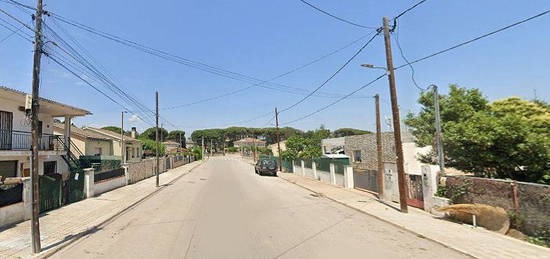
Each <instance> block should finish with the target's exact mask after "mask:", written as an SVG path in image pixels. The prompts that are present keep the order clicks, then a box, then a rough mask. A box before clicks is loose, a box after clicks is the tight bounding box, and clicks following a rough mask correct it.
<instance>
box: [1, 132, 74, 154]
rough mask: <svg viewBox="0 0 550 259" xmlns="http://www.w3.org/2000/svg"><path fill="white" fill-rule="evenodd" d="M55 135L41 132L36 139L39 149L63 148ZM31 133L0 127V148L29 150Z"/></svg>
mask: <svg viewBox="0 0 550 259" xmlns="http://www.w3.org/2000/svg"><path fill="white" fill-rule="evenodd" d="M59 137H60V136H57V135H51V134H45V133H43V134H42V135H41V136H40V137H39V139H38V149H39V150H63V145H62V144H61V143H60V142H59ZM31 147H32V134H31V133H30V132H26V131H17V130H5V129H0V150H31Z"/></svg>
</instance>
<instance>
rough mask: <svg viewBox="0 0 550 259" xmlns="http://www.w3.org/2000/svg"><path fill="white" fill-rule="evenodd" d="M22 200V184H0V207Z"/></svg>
mask: <svg viewBox="0 0 550 259" xmlns="http://www.w3.org/2000/svg"><path fill="white" fill-rule="evenodd" d="M22 201H23V184H22V183H20V184H14V185H0V207H4V206H8V205H11V204H15V203H18V202H22Z"/></svg>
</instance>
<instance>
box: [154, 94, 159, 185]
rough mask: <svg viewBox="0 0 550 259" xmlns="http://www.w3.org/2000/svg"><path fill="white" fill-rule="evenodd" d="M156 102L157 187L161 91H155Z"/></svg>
mask: <svg viewBox="0 0 550 259" xmlns="http://www.w3.org/2000/svg"><path fill="white" fill-rule="evenodd" d="M155 100H156V101H155V102H156V115H155V121H156V130H155V141H156V142H157V148H156V149H157V150H156V151H157V152H156V156H157V170H156V172H155V173H156V177H157V182H156V183H157V185H156V186H157V187H159V171H160V167H159V166H160V162H159V149H160V143H159V92H158V91H157V92H155Z"/></svg>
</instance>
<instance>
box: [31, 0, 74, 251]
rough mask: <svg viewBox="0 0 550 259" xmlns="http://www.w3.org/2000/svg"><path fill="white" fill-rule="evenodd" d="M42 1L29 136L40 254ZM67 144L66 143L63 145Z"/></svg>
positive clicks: (36, 248) (35, 240) (35, 244)
mask: <svg viewBox="0 0 550 259" xmlns="http://www.w3.org/2000/svg"><path fill="white" fill-rule="evenodd" d="M42 13H43V10H42V0H38V1H37V4H36V15H35V31H34V59H33V69H32V104H31V132H32V133H31V134H32V152H31V171H32V172H31V190H32V216H31V235H32V252H33V253H35V254H36V253H40V251H41V250H42V248H41V245H40V222H39V219H38V214H39V213H40V202H39V201H40V189H39V179H38V177H39V176H38V142H39V138H40V136H39V135H38V133H39V132H38V131H39V129H38V126H39V125H38V113H39V111H40V104H39V88H40V59H41V58H42ZM65 144H68V143H65Z"/></svg>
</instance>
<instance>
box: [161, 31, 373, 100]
mask: <svg viewBox="0 0 550 259" xmlns="http://www.w3.org/2000/svg"><path fill="white" fill-rule="evenodd" d="M373 33H375V31H373V32H371V33H369V34H367V35H363V36H361V37H359V38H358V39H355V40H353V41H352V42H349V43H347V44H346V45H344V46H342V47H340V48H338V49H336V50H333V51H331V52H329V53H327V54H325V55H322V56H320V57H318V58H316V59H314V60H312V61H310V62H307V63H305V64H303V65H301V66H298V67H296V68H293V69H291V70H289V71H287V72H284V73H282V74H280V75H277V76H275V77H272V78H271V79H269V80H267V81H273V80H276V79H279V78H282V77H284V76H287V75H289V74H291V73H294V72H297V71H299V70H302V69H304V68H306V67H308V66H310V65H313V64H315V63H317V62H319V61H321V60H323V59H325V58H327V57H330V56H332V55H334V54H336V53H339V52H340V51H342V50H344V49H347V48H348V47H350V46H352V45H354V44H355V43H357V42H359V41H360V40H362V39H364V38H366V37H368V36H369V35H371V34H373ZM254 86H256V85H251V86H247V87H243V88H239V89H237V90H234V91H231V92H228V93H225V94H221V95H218V96H213V97H208V98H204V99H201V100H198V101H194V102H190V103H186V104H180V105H174V106H170V107H165V108H163V110H172V109H178V108H183V107H187V106H191V105H195V104H200V103H205V102H209V101H213V100H217V99H220V98H223V97H227V96H230V95H234V94H237V93H240V92H243V91H246V90H248V89H250V88H252V87H254ZM327 98H333V97H327ZM334 98H338V96H337V97H334Z"/></svg>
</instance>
